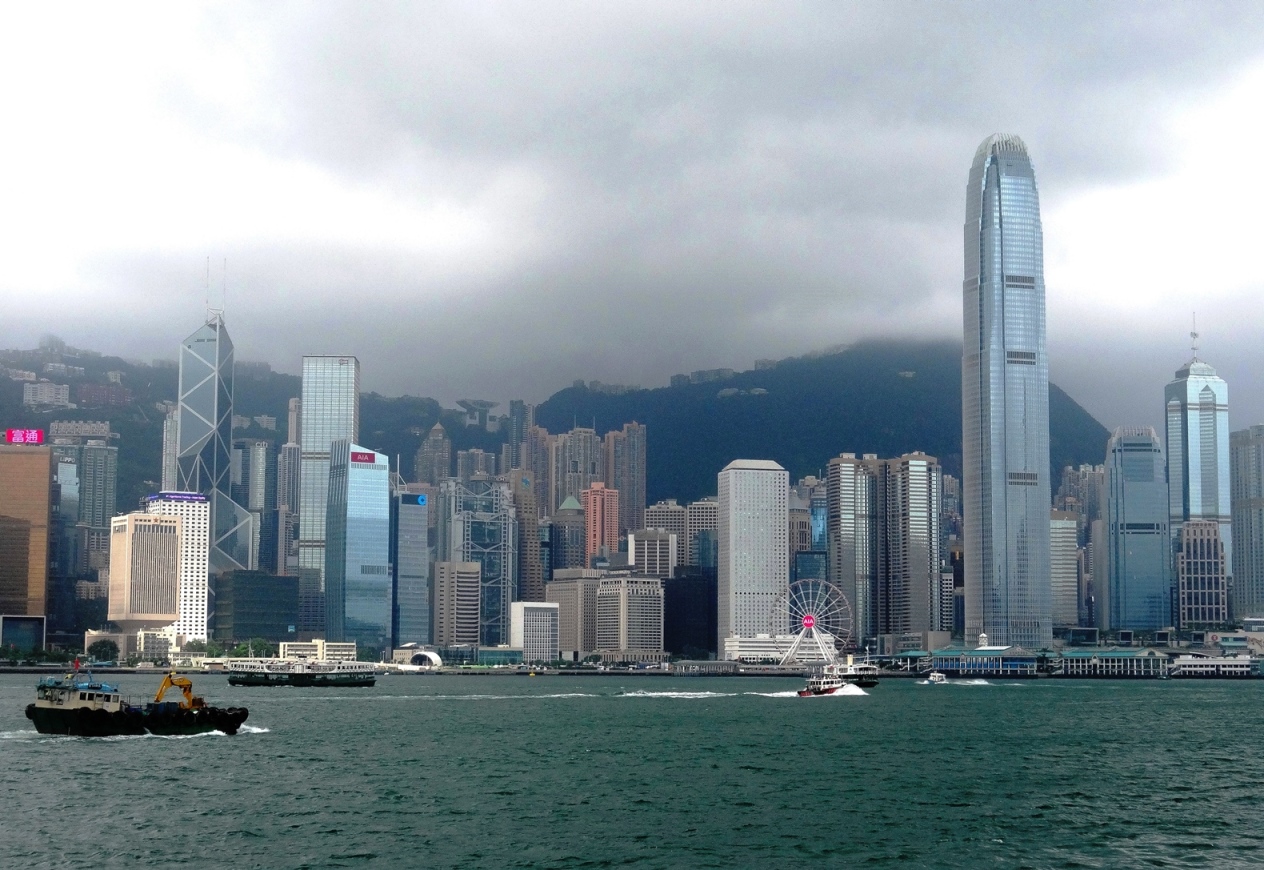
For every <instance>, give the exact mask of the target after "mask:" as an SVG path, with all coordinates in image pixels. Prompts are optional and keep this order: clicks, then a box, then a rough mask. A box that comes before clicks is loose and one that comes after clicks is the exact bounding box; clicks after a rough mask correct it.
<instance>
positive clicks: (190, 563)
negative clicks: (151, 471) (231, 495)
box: [145, 492, 211, 641]
mask: <svg viewBox="0 0 1264 870" xmlns="http://www.w3.org/2000/svg"><path fill="white" fill-rule="evenodd" d="M145 513H147V514H157V515H160V516H168V517H180V519H181V521H182V527H183V534H182V535H181V537H180V597H179V602H178V610H179V617H178V618H177V619H176V621H175V624H174V625H173V626H172V627H171V628H172V633H173V634H174V635H175V636H176V638H177V641H178V638H179V637H180V636H181V635H183V636H184V639H185V640H186V641H188V640H202V641H204V640H206V639H207V617H208V614H209V612H210V586H209V583H208V578H209V577H210V549H211V548H210V540H211V537H210V535H211V532H210V529H211V502H210V499H208V498H207V497H206V496H204V495H202V494H200V493H196V492H160V493H158V495H151V496H150V497H149V498H148V499H146V500H145Z"/></svg>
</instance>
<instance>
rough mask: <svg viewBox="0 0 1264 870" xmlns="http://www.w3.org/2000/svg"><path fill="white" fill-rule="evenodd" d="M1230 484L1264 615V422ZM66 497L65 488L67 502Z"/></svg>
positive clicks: (1246, 576)
mask: <svg viewBox="0 0 1264 870" xmlns="http://www.w3.org/2000/svg"><path fill="white" fill-rule="evenodd" d="M1229 486H1230V490H1231V497H1230V500H1229V504H1230V507H1231V509H1232V515H1233V566H1232V567H1233V616H1234V618H1235V619H1242V618H1244V617H1248V616H1264V426H1252V427H1250V428H1249V429H1243V430H1241V431H1239V432H1232V433H1230V435H1229ZM65 499H66V495H65V489H64V488H63V489H62V502H63V504H64V503H65ZM64 510H65V509H64V508H63V511H64Z"/></svg>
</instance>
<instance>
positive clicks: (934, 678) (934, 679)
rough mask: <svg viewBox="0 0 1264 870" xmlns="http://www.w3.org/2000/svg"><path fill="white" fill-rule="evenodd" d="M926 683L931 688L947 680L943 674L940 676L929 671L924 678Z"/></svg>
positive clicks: (936, 672) (937, 672) (938, 673)
mask: <svg viewBox="0 0 1264 870" xmlns="http://www.w3.org/2000/svg"><path fill="white" fill-rule="evenodd" d="M926 682H927V683H929V684H931V685H932V686H933V685H936V684H938V683H946V682H948V678H947V677H945V676H944V675H943V674H941V673H940V672H939V671H931V672H930V674H929V675H927V677H926Z"/></svg>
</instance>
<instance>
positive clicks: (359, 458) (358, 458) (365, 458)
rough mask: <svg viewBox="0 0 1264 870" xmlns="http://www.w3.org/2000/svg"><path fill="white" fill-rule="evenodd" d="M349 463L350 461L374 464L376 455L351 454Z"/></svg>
mask: <svg viewBox="0 0 1264 870" xmlns="http://www.w3.org/2000/svg"><path fill="white" fill-rule="evenodd" d="M351 461H352V462H369V463H376V462H377V454H376V453H352V454H351Z"/></svg>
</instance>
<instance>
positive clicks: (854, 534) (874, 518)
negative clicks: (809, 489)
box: [826, 453, 882, 641]
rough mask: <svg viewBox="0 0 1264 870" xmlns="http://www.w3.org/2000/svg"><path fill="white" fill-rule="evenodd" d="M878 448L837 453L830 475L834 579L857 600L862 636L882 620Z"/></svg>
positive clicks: (854, 607)
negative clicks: (870, 450) (879, 616)
mask: <svg viewBox="0 0 1264 870" xmlns="http://www.w3.org/2000/svg"><path fill="white" fill-rule="evenodd" d="M881 477H882V475H881V463H880V462H879V460H878V457H877V456H876V454H873V453H866V454H864V456H862V457H861V458H859V459H857V458H856V455H855V454H854V453H844V454H842V455H841V456H837V457H835V458H834V459H831V460H830V462H829V471H828V475H827V478H826V492H827V499H828V504H829V507H828V511H829V516H828V527H829V528H828V533H827V534H828V539H829V553H830V559H829V566H830V580H831V582H832V583H833V584H834V585H835V586H837V587H838V588H839V589H840V590H842V592H843V594H844V595H845V596H847V600H848V601H849V602H850V604H851V612H852V622H853V627H852V633H853V634H854V635H855V637H856V639H857V640H858V641H861V640H864V639H865V638H872V637H876V636H877V635H878V633H879V626H878V604H877V600H878V577H879V568H880V566H879V563H878V534H879V528H878V527H879V501H878V481H879V480H880V478H881Z"/></svg>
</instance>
